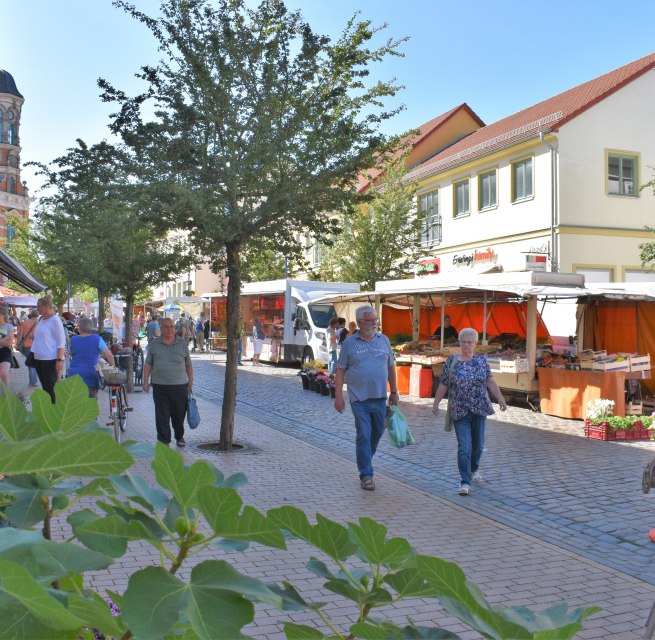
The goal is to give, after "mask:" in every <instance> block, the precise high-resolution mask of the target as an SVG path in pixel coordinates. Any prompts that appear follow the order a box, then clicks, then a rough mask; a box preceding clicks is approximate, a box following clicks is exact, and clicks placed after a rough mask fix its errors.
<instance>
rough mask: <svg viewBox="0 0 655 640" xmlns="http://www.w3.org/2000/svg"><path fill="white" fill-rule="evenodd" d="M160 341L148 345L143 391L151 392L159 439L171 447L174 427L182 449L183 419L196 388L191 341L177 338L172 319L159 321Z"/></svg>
mask: <svg viewBox="0 0 655 640" xmlns="http://www.w3.org/2000/svg"><path fill="white" fill-rule="evenodd" d="M160 327H161V338H155V339H154V340H153V341H152V342H150V344H148V352H147V355H146V361H145V364H144V365H143V390H144V391H145V392H146V393H148V392H149V391H150V382H151V377H152V397H153V400H154V402H155V424H156V426H157V440H159V442H161V443H163V444H165V445H167V446H168V445H169V444H170V442H171V425H172V427H173V433H174V434H175V440H176V442H177V446H178V447H183V446H184V445H185V444H186V442H185V441H184V417H185V416H186V409H187V399H188V397H189V391H191V389H192V388H193V365H192V364H191V356H190V355H189V345H188V342H187V341H186V340H185V339H184V338H181V337H179V336H176V335H175V325H174V324H173V320H171V319H170V318H164V319H162V320H161V321H160Z"/></svg>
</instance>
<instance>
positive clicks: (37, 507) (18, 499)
mask: <svg viewBox="0 0 655 640" xmlns="http://www.w3.org/2000/svg"><path fill="white" fill-rule="evenodd" d="M45 496H46V492H45V491H32V492H31V493H30V492H21V493H16V494H14V498H13V500H12V503H11V506H10V507H7V508H6V509H5V515H6V516H7V518H9V522H11V523H12V524H13V525H14V526H15V527H21V528H25V529H26V528H29V527H32V526H34V525H35V524H36V523H37V522H42V521H43V519H44V518H45V506H44V504H43V499H44V497H45Z"/></svg>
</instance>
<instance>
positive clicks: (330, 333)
mask: <svg viewBox="0 0 655 640" xmlns="http://www.w3.org/2000/svg"><path fill="white" fill-rule="evenodd" d="M338 328H339V318H337V317H336V316H333V317H332V318H330V322H329V324H328V328H327V347H328V371H329V372H330V373H336V371H337V348H338V347H339V337H338V335H337V331H338V330H339V329H338Z"/></svg>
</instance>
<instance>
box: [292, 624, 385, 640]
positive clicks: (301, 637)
mask: <svg viewBox="0 0 655 640" xmlns="http://www.w3.org/2000/svg"><path fill="white" fill-rule="evenodd" d="M283 628H284V635H286V637H287V640H321V639H322V638H325V636H324V635H323V634H322V633H321V632H320V631H319V630H318V629H314V628H313V627H308V626H307V625H304V624H294V623H293V622H285V623H284V627H283ZM382 640H384V639H382Z"/></svg>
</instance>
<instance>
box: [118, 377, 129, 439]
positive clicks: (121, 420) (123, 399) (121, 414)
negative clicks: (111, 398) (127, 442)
mask: <svg viewBox="0 0 655 640" xmlns="http://www.w3.org/2000/svg"><path fill="white" fill-rule="evenodd" d="M127 412H128V406H127V391H125V387H123V386H121V388H120V391H119V392H118V424H119V426H120V429H121V431H125V429H127Z"/></svg>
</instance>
